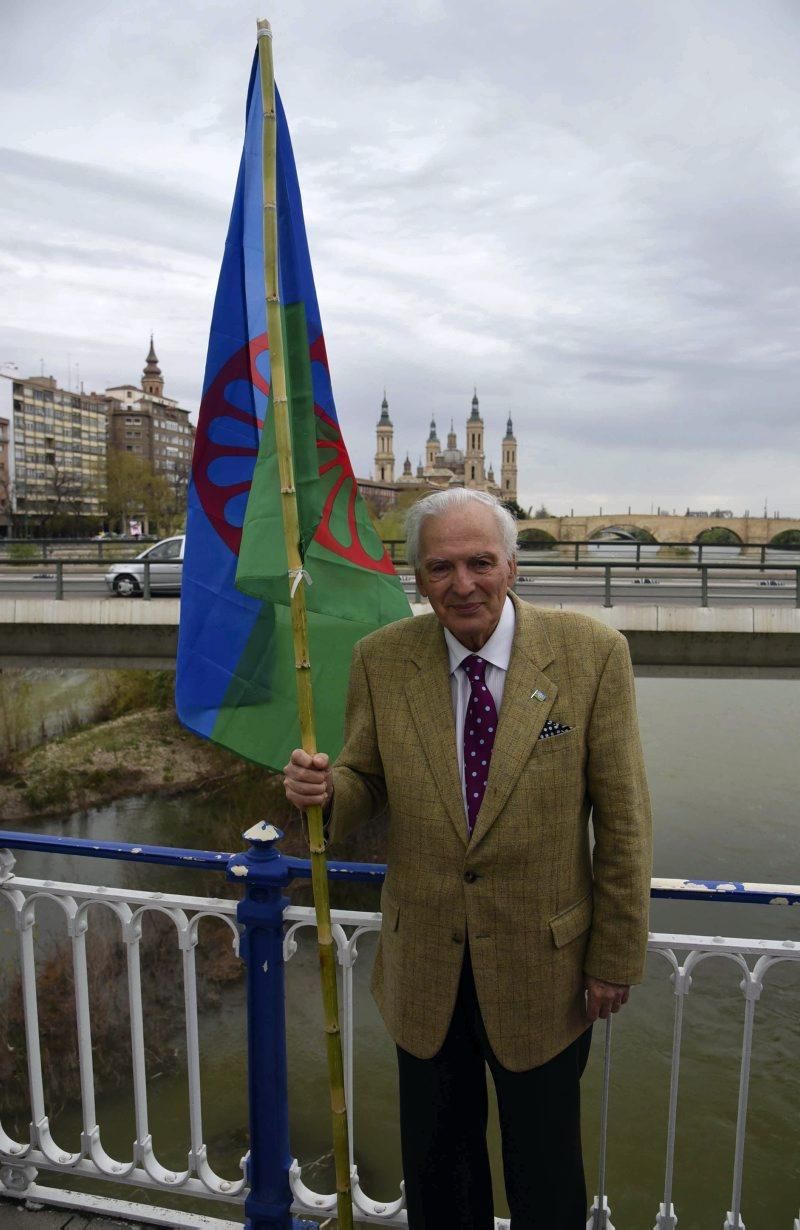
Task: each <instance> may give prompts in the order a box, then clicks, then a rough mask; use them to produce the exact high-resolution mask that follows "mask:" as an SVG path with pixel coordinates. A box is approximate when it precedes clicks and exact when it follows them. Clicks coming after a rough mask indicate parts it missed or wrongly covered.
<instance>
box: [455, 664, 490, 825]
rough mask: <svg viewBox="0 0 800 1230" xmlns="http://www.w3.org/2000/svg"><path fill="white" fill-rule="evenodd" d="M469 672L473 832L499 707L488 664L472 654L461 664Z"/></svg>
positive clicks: (467, 778)
mask: <svg viewBox="0 0 800 1230" xmlns="http://www.w3.org/2000/svg"><path fill="white" fill-rule="evenodd" d="M461 665H462V666H463V668H464V670H465V671H466V673H467V678H468V679H469V682H470V687H471V689H472V694H471V695H470V698H469V704H468V705H467V716H466V718H465V719H464V785H465V788H466V796H467V824H468V827H469V831H470V833H471V832H472V830H473V828H474V827H475V821H476V820H477V818H478V812H479V811H480V806H481V803H482V802H483V796H484V793H485V792H486V779H487V778H488V776H489V764H490V762H491V759H492V747H493V746H494V735H495V731H496V730H497V708H496V706H495V703H494V697H493V696H492V694H491V692H490V691H489V689H488V687H487V686H486V680H485V679H484V675H485V673H486V663H485V662H484V660H483V658H479V657H477V656H476V655H475V654H470V656H469V657H468V658H464V660H463V662H462V663H461Z"/></svg>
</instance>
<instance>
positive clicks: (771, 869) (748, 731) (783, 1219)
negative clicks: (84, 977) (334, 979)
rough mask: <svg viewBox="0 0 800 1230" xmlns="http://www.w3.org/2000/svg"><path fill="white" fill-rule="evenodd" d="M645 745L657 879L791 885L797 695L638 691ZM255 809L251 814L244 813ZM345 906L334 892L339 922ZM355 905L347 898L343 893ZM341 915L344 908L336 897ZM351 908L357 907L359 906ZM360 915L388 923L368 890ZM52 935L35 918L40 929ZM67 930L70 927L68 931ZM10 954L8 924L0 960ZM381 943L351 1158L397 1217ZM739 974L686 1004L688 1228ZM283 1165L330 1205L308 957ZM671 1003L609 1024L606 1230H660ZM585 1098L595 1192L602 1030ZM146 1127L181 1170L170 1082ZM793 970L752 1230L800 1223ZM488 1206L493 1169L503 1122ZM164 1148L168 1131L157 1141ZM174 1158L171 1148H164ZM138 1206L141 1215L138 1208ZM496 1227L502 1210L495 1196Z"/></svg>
mask: <svg viewBox="0 0 800 1230" xmlns="http://www.w3.org/2000/svg"><path fill="white" fill-rule="evenodd" d="M637 692H638V698H639V710H640V719H641V727H642V735H643V741H644V746H645V755H646V759H647V766H648V773H649V779H650V784H651V790H652V794H653V803H654V813H655V819H656V846H655V872H656V874H657V875H662V876H681V877H702V878H713V879H736V880H742V879H746V880H756V881H773V882H784V883H785V882H794V883H797V882H798V881H800V843H799V842H798V819H799V818H800V817H799V813H798V798H800V756H799V755H798V729H799V728H800V689H799V688H798V683H797V682H796V681H794V680H783V679H771V678H760V677H759V678H747V679H732V678H712V679H699V678H692V677H686V678H669V679H668V678H661V677H658V678H641V679H639V680H638V681H637ZM241 802H242V800H241V799H238V800H237V798H236V797H235V795H233V796H231V797H230V798H227V799H225V798H221V797H220V796H219V795H216V796H215V797H214V798H209V799H206V798H202V797H190V796H184V797H182V798H177V799H166V800H165V799H147V798H137V799H128V800H124V801H122V802H119V803H116V804H114V805H112V806H110V807H107V808H103V809H96V810H94V811H91V812H88V813H80V814H77V815H73V816H70V817H65V818H64V820H63V821H61V822H54V821H52V820H50V821H47V822H46V823H42V825H41V826H40V827H41V828H42V829H43V830H44V829H46V830H47V831H54V832H58V833H62V834H64V835H73V836H80V837H95V838H106V839H112V838H119V839H122V840H128V841H139V842H161V843H164V844H174V845H187V846H190V845H195V846H202V847H218V846H219V847H221V848H225V846H226V844H228V845H230V841H229V840H228V841H227V843H226V841H224V840H221V839H220V838H219V833H220V826H221V821H220V815H221V814H222V813H227V817H228V818H227V820H226V823H225V832H226V837H228V838H229V837H230V831H231V829H230V814H231V812H232V811H233V812H236V810H237V809H238V807H239V806H240V805H241ZM249 803H250V807H251V808H252V800H249ZM17 870H18V871H19V873H20V874H29V875H33V876H42V877H51V878H54V879H55V878H58V879H61V880H76V881H81V882H94V881H96V880H97V879H98V878H101V879H102V880H103V882H105V883H109V884H111V883H114V884H126V885H129V886H136V887H147V888H151V889H154V888H158V889H162V890H165V889H169V888H172V889H175V890H177V891H181V892H195V891H214V889H213V887H212V882H211V881H209V878H208V876H206V877H201V876H199V874H198V873H182V872H180V871H175V870H170V869H160V868H144V867H130V866H129V865H125V864H117V863H108V862H103V863H101V864H97V863H93V862H90V861H89V860H73V859H64V858H63V857H57V856H44V855H21V856H20V857H19V860H18V867H17ZM340 891H341V890H339V889H337V888H336V887H335V888H334V904H335V903H336V899H337V896H338V894H339V892H340ZM351 891H352V889H351ZM339 899H341V898H339ZM347 904H348V905H350V904H352V898H348V900H347ZM361 904H362V907H363V908H366V909H374V908H377V894H376V893H375V892H374V891H373V890H370V889H364V890H363V892H362V894H361ZM651 925H652V927H653V929H654V930H659V931H673V932H674V931H677V932H685V933H696V934H697V933H699V934H706V935H716V934H723V935H738V936H753V937H755V936H760V937H780V938H782V939H793V940H798V939H800V911H798V910H790V909H788V908H783V909H781V908H780V907H762V906H752V907H747V906H736V905H730V904H723V905H712V904H707V903H686V904H674V903H670V902H655V903H654V904H653V910H652V924H651ZM56 926H59V927H60V926H61V924H60V923H59V924H56V923H55V922H54V921H53V920H52V919H51V921H50V922H49V923H48V922H47V920H46V917H45V916H44V915H43V924H42V927H43V931H45V932H46V931H49V932H51V934H52V932H53V929H54V928H55V927H56ZM62 930H63V928H62ZM12 944H13V936H12V935H11V934H10V933H9V928H8V925H7V920H5V919H3V920H2V931H0V946H2V947H4V948H5V957H6V960H7V959H8V956H9V951H10V948H11V945H12ZM373 948H374V943H373V942H372V941H370V939H369V937H366V938H365V939H364V940H362V941H360V944H359V949H360V953H361V956H360V959H359V962H358V965H357V967H356V972H357V1041H356V1084H357V1094H356V1099H355V1107H354V1113H355V1119H356V1148H357V1154H358V1157H359V1161H360V1173H361V1179H362V1184H363V1186H364V1187H365V1188H366V1190H367V1191H368V1192H369V1193H370V1195H374V1196H376V1197H379V1198H381V1199H386V1200H389V1199H393V1198H394V1197H395V1196H396V1194H397V1185H398V1182H399V1177H400V1165H399V1146H398V1130H397V1122H396V1115H395V1111H394V1105H395V1097H396V1091H395V1076H394V1056H393V1048H392V1046H391V1044H390V1043H389V1041H388V1039H387V1037H386V1035H385V1033H384V1030H383V1027H382V1025H381V1023H380V1021H379V1019H378V1016H377V1012H376V1010H375V1008H374V1006H373V1004H372V1002H371V1000H370V997H369V994H368V991H367V987H366V983H367V979H368V975H369V967H370V964H371V954H372V951H373ZM740 979H741V973H740V971H738V970H737V969H736V967H735V966H734V965H733V963H731V962H727V961H723V960H722V959H721V958H719V959H714V960H712V961H709V962H707V963H705V965H703V966H702V967H701V968H700V969H699V970H698V972H697V974H696V977H695V979H694V983H693V987H692V991H691V993H690V995H689V997H688V1000H687V1003H686V1021H685V1037H684V1050H683V1057H682V1067H681V1086H680V1098H679V1116H678V1145H677V1151H676V1163H675V1184H674V1200H675V1204H676V1209H677V1213H678V1216H679V1224H680V1227H681V1230H701V1228H704V1227H709V1226H720V1225H721V1224H722V1222H723V1220H724V1215H725V1211H726V1210H727V1209H728V1208H729V1207H730V1186H731V1172H732V1159H733V1139H734V1130H735V1122H736V1107H737V1087H738V1075H739V1061H740V1043H741V1029H742V1020H743V998H742V995H741V993H740V991H739V989H738V984H739V981H740ZM287 984H288V1028H289V1065H290V1086H291V1123H292V1150H293V1152H294V1153H296V1154H297V1155H298V1156H299V1157H300V1159H301V1160H302V1161H303V1162H304V1163H311V1162H314V1163H316V1164H315V1165H314V1166H313V1167H312V1168H311V1169H310V1170H309V1172H308V1173H307V1175H306V1176H305V1177H306V1180H307V1182H308V1183H309V1184H310V1185H311V1186H312V1187H317V1188H318V1189H319V1190H329V1189H330V1187H331V1185H332V1183H331V1168H330V1164H329V1159H328V1158H327V1153H328V1149H329V1143H328V1115H327V1110H326V1104H327V1095H326V1090H325V1074H324V1059H323V1047H322V1030H321V1017H320V1011H319V1007H318V993H317V963H316V953H315V949H314V946H313V943H312V942H311V941H310V933H309V939H308V940H307V941H304V942H303V943H301V946H300V949H299V951H298V953H297V955H296V956H295V957H294V958H293V959H292V961H291V962H290V963H289V966H288V969H287ZM242 1003H243V1001H242V988H241V984H240V983H235V984H233V985H232V986H231V987H229V988H227V989H226V990H225V992H224V1006H223V1007H222V1008H211V1009H209V1010H207V1011H206V1012H204V1014H203V1018H202V1027H201V1038H202V1047H203V1054H204V1078H203V1088H204V1103H205V1110H206V1116H207V1130H206V1139H207V1141H208V1143H209V1155H210V1158H211V1161H212V1164H213V1165H214V1166H215V1168H216V1169H218V1170H219V1171H222V1172H224V1173H225V1174H226V1175H227V1176H228V1177H235V1175H236V1173H237V1166H238V1161H239V1158H240V1156H241V1154H242V1152H243V1150H244V1147H245V1139H246V1137H245V1131H244V1126H243V1121H244V1117H245V1105H246V1103H245V1092H244V1090H245V1073H244V1063H243V1022H242V1016H243V1013H242ZM672 1005H673V996H672V991H671V986H670V982H669V978H668V971H667V968H666V964H665V963H664V962H663V961H659V960H657V959H655V958H651V959H650V963H649V968H648V975H647V980H646V982H645V984H644V985H643V986H642V987H641V988H638V989H636V990H635V991H634V993H633V995H632V998H631V1002H630V1004H629V1005H628V1007H627V1008H626V1009H625V1010H624V1012H623V1013H622V1014H621V1015H620V1016H619V1017H618V1018H617V1021H616V1024H615V1046H614V1060H613V1068H612V1093H611V1105H610V1136H609V1157H608V1189H609V1193H610V1201H611V1206H612V1210H613V1217H614V1222H615V1224H616V1225H617V1226H618V1227H620V1228H621V1230H622V1228H624V1227H634V1226H639V1227H647V1226H651V1225H653V1223H654V1221H655V1216H656V1212H657V1210H658V1204H659V1200H660V1199H661V1191H662V1188H663V1168H664V1152H665V1136H666V1106H667V1095H668V1082H669V1060H670V1051H671V1039H672ZM597 1034H598V1036H597V1038H596V1041H595V1046H594V1048H593V1052H592V1057H591V1059H590V1064H589V1068H588V1070H587V1075H586V1077H585V1080H584V1140H585V1151H586V1160H587V1178H588V1184H589V1189H590V1192H592V1191H594V1185H595V1182H596V1174H597V1139H598V1130H597V1129H598V1122H597V1120H598V1093H599V1087H600V1080H601V1075H602V1071H601V1069H602V1047H601V1045H599V1044H598V1043H599V1041H600V1040H601V1039H600V1036H599V1035H600V1031H599V1030H598V1031H597ZM152 1098H153V1100H152V1122H153V1124H155V1127H154V1129H153V1134H154V1138H155V1139H156V1142H157V1146H158V1149H159V1156H160V1160H162V1161H164V1162H165V1163H166V1164H168V1165H172V1166H175V1167H176V1168H177V1167H181V1166H182V1165H185V1157H186V1152H187V1148H188V1139H187V1130H186V1109H185V1107H186V1082H185V1079H184V1078H183V1077H182V1076H178V1075H171V1074H170V1073H169V1071H165V1072H164V1073H163V1074H161V1075H159V1076H158V1077H155V1076H154V1078H153V1080H152ZM799 1112H800V967H798V966H797V965H794V966H793V967H790V966H789V965H788V964H786V965H784V966H781V967H778V968H776V969H774V970H773V971H771V972H770V974H769V975H768V977H767V980H766V989H765V991H764V994H763V996H762V997H761V1000H760V1002H759V1004H758V1007H757V1014H756V1032H755V1042H754V1053H753V1075H752V1086H751V1100H750V1110H749V1116H748V1136H747V1147H746V1154H745V1184H744V1199H743V1215H744V1219H745V1221H746V1224H747V1227H748V1230H783V1228H784V1227H785V1228H786V1230H788V1228H789V1227H790V1226H791V1225H792V1224H793V1218H795V1217H796V1216H797V1214H798V1208H799V1207H800V1167H799V1166H798V1162H797V1159H798V1157H800V1126H798V1125H800V1113H799ZM492 1116H493V1119H492V1156H493V1165H494V1167H495V1174H496V1175H497V1176H498V1182H497V1185H496V1186H497V1191H498V1193H499V1192H500V1191H501V1190H502V1184H501V1182H500V1179H499V1176H500V1174H501V1169H500V1165H499V1151H498V1143H497V1128H496V1118H495V1115H494V1110H492ZM99 1118H100V1122H101V1124H102V1127H103V1141H104V1145H105V1147H106V1149H107V1150H109V1151H110V1152H111V1153H112V1154H113V1153H115V1152H116V1153H117V1155H118V1156H122V1157H124V1156H128V1155H129V1153H130V1141H131V1140H132V1139H133V1135H134V1132H133V1117H132V1105H131V1098H130V1094H129V1093H128V1092H124V1093H120V1094H114V1095H109V1096H105V1097H103V1098H101V1099H100V1108H99ZM56 1123H57V1137H58V1139H59V1143H60V1144H61V1143H63V1144H64V1145H65V1146H66V1147H74V1143H75V1142H76V1141H77V1135H78V1132H79V1116H78V1113H77V1108H75V1107H69V1106H67V1107H65V1108H63V1109H62V1110H61V1112H60V1113H59V1115H58V1116H57V1119H56ZM167 1127H168V1128H169V1132H168V1133H167V1132H165V1128H167ZM165 1139H166V1140H168V1142H169V1143H168V1145H167V1147H165V1148H164V1147H162V1145H161V1143H160V1142H161V1141H163V1140H165ZM131 1198H140V1197H139V1196H136V1197H133V1196H132V1197H131ZM496 1205H497V1210H498V1212H500V1213H503V1212H504V1204H503V1201H502V1199H501V1197H500V1195H499V1194H498V1198H497V1201H496Z"/></svg>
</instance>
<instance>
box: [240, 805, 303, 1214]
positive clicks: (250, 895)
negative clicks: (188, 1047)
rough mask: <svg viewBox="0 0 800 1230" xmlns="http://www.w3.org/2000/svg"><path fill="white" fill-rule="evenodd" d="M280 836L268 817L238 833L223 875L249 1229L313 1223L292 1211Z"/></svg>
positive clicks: (284, 874) (285, 867) (284, 869)
mask: <svg viewBox="0 0 800 1230" xmlns="http://www.w3.org/2000/svg"><path fill="white" fill-rule="evenodd" d="M281 837H283V833H282V832H281V830H280V829H278V828H275V827H274V826H273V825H271V824H266V823H261V824H254V825H253V827H252V828H250V829H248V830H247V832H246V833H245V834H244V838H245V840H246V841H248V842H249V843H250V848H249V849H248V850H245V851H244V852H243V853H241V854H234V855H233V856H232V857H231V859H230V861H229V862H228V867H227V876H228V879H229V880H233V881H234V882H238V883H239V884H242V885H243V886H244V892H245V895H244V898H243V900H242V901H241V902H240V903H239V907H238V909H237V912H236V916H237V920H238V922H239V930H240V933H241V938H240V952H241V955H242V958H243V960H244V962H245V966H246V969H247V1093H248V1101H249V1104H250V1105H249V1119H250V1157H249V1162H248V1167H247V1181H248V1184H249V1188H250V1191H249V1194H248V1196H247V1198H246V1200H245V1205H244V1211H245V1227H246V1228H247V1230H306V1228H308V1230H311V1228H312V1227H313V1230H316V1227H315V1226H314V1223H313V1222H308V1221H300V1220H298V1219H296V1218H293V1217H292V1215H291V1204H292V1193H291V1188H290V1186H289V1166H290V1164H291V1160H292V1159H291V1154H290V1151H289V1095H288V1080H287V1071H286V1015H285V997H284V970H283V911H284V907H285V906H286V905H287V900H286V898H285V897H284V896H283V892H282V890H283V889H284V888H285V887H286V885H287V884H288V883H289V880H290V879H291V878H292V872H291V868H290V865H289V864H288V863H287V861H286V860H285V859H284V858H283V857H282V856H281V853H280V851H279V850H278V849H277V842H278V841H280V839H281Z"/></svg>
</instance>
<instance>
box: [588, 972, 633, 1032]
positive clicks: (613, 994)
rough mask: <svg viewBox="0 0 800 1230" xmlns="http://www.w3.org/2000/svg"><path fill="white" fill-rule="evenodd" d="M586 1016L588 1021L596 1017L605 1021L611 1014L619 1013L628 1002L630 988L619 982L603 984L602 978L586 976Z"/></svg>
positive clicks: (594, 1019)
mask: <svg viewBox="0 0 800 1230" xmlns="http://www.w3.org/2000/svg"><path fill="white" fill-rule="evenodd" d="M585 985H586V1015H587V1017H588V1018H589V1020H590V1021H596V1020H597V1019H598V1017H599V1018H600V1019H601V1020H603V1021H604V1020H605V1019H606V1017H608V1015H609V1014H610V1013H611V1012H619V1010H620V1008H621V1007H622V1005H623V1004H627V1002H628V994H629V992H630V987H626V986H623V985H622V983H619V982H604V981H603V979H602V978H593V977H592V976H591V974H587V975H586V979H585Z"/></svg>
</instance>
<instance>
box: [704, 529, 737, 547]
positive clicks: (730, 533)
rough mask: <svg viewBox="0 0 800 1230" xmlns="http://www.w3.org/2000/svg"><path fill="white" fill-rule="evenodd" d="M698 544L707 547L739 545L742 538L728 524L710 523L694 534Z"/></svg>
mask: <svg viewBox="0 0 800 1230" xmlns="http://www.w3.org/2000/svg"><path fill="white" fill-rule="evenodd" d="M695 542H696V543H697V544H698V545H701V544H702V546H704V547H705V546H709V547H741V546H743V545H744V543H743V540H742V539H741V538H740V537H739V535H738V534H737V533H736V530H732V529H731V528H730V526H729V525H710V526H709V527H708V529H705V530H701V531H700V533H699V534H697V535H696V536H695Z"/></svg>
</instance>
